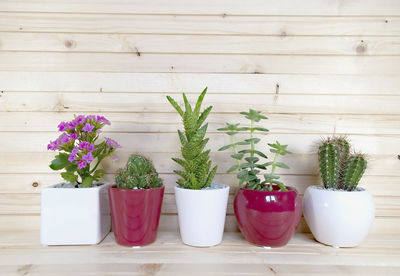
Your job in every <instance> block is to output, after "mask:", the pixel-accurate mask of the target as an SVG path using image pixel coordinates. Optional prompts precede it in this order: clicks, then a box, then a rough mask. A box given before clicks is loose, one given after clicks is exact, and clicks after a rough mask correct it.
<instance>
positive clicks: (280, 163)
mask: <svg viewBox="0 0 400 276" xmlns="http://www.w3.org/2000/svg"><path fill="white" fill-rule="evenodd" d="M275 165H276V166H277V167H279V168H282V169H290V167H289V166H288V165H286V164H285V163H282V162H276V163H275Z"/></svg>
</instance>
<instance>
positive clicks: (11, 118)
mask: <svg viewBox="0 0 400 276" xmlns="http://www.w3.org/2000/svg"><path fill="white" fill-rule="evenodd" d="M74 115H76V114H75V113H73V112H59V113H58V112H57V113H53V112H0V132H4V131H5V132H8V131H12V132H52V131H54V130H56V129H57V126H58V124H59V123H60V122H61V121H69V120H71V119H72V118H74V117H73V116H74ZM102 115H103V116H105V117H106V118H107V119H109V120H110V121H111V122H112V124H111V126H107V128H105V129H104V131H105V133H109V132H126V133H141V132H146V133H154V132H155V133H159V132H172V133H176V130H177V129H180V128H181V127H182V122H181V118H180V116H179V114H177V113H103V114H102ZM266 115H268V121H265V126H266V127H268V129H269V130H270V131H269V133H273V134H274V133H293V134H294V133H315V134H324V135H331V134H333V133H334V134H354V135H355V134H365V135H372V134H375V135H385V134H400V115H379V116H376V115H332V114H329V115H327V114H266ZM234 121H235V122H237V123H240V124H241V125H247V124H248V120H247V119H245V118H244V116H241V115H239V114H238V113H236V114H231V113H211V114H210V115H209V117H208V118H207V122H208V123H209V127H208V133H215V132H217V129H218V128H221V127H224V126H225V123H226V122H234Z"/></svg>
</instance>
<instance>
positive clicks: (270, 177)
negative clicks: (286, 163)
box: [264, 173, 280, 180]
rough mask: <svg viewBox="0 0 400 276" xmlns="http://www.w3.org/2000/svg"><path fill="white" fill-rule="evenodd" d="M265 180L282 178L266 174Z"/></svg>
mask: <svg viewBox="0 0 400 276" xmlns="http://www.w3.org/2000/svg"><path fill="white" fill-rule="evenodd" d="M264 178H265V179H271V180H272V179H279V178H280V177H279V176H277V175H274V174H269V173H266V174H264Z"/></svg>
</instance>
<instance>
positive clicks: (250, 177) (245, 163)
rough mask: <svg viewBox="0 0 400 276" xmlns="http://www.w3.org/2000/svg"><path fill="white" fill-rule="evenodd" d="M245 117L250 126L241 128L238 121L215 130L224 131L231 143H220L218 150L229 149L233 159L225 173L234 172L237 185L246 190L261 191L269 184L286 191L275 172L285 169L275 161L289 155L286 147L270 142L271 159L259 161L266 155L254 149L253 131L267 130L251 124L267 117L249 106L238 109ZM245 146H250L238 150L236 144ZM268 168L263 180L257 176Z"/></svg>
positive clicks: (283, 165) (256, 142)
mask: <svg viewBox="0 0 400 276" xmlns="http://www.w3.org/2000/svg"><path fill="white" fill-rule="evenodd" d="M240 114H241V115H244V116H245V118H246V119H248V120H250V126H245V127H241V126H240V124H230V123H226V127H224V128H219V129H218V130H219V131H224V132H225V133H226V134H228V135H229V136H230V139H231V141H230V142H231V143H230V144H228V145H226V146H223V147H221V148H220V149H219V151H224V150H227V149H232V150H233V154H232V155H231V157H232V158H233V159H235V160H236V164H235V165H234V166H232V167H231V168H230V169H229V170H228V172H233V171H237V178H238V179H239V186H240V187H242V186H243V184H245V187H246V188H247V189H251V190H261V191H272V190H273V185H277V186H278V187H279V190H280V191H287V188H286V186H285V185H284V184H283V183H282V182H281V181H279V180H278V179H279V178H280V177H279V176H278V175H277V174H276V168H284V169H289V166H287V165H286V164H285V163H282V162H278V159H279V157H280V156H281V155H286V154H290V153H291V152H290V151H288V150H287V147H288V146H287V145H281V144H280V143H279V142H278V141H276V142H275V143H273V144H268V146H269V147H270V150H269V151H270V152H271V153H273V154H274V158H273V160H272V161H271V162H266V163H260V162H261V160H262V159H261V158H264V159H267V156H266V155H265V154H264V153H263V152H262V151H259V150H256V144H258V143H259V142H260V140H261V139H260V138H256V137H254V136H255V132H256V131H258V132H264V133H266V132H268V131H269V130H268V129H266V128H263V127H261V126H256V125H255V123H258V122H260V121H261V120H263V119H268V118H267V117H266V116H264V115H262V114H261V112H260V111H256V110H253V109H250V110H249V112H240ZM244 132H245V133H248V134H249V138H248V139H245V140H243V141H236V135H237V134H239V133H244ZM242 146H249V147H250V148H246V149H241V150H239V147H242ZM268 167H270V168H271V171H270V172H269V173H266V172H265V173H264V180H263V181H262V180H261V179H260V178H259V177H258V175H259V174H260V173H261V172H262V171H267V170H268Z"/></svg>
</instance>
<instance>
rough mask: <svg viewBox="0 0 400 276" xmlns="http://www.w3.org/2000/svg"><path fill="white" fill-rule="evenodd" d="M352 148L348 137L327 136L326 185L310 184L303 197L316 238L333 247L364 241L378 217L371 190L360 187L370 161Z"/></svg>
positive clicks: (322, 165) (323, 150) (322, 157)
mask: <svg viewBox="0 0 400 276" xmlns="http://www.w3.org/2000/svg"><path fill="white" fill-rule="evenodd" d="M350 152H351V149H350V143H349V141H348V140H347V139H346V138H345V137H332V138H327V139H325V140H323V141H322V143H321V144H320V146H319V150H318V158H319V169H320V174H321V179H322V184H323V187H322V186H310V187H308V188H307V189H306V192H305V194H304V198H303V206H304V208H303V212H304V217H305V219H306V222H307V224H308V226H309V227H310V230H311V232H312V233H313V235H314V237H315V239H316V240H317V241H319V242H321V243H324V244H327V245H331V246H333V247H353V246H357V245H359V244H361V242H362V241H363V239H364V238H365V237H366V236H367V234H368V231H369V229H370V227H371V224H372V222H373V220H374V217H375V204H374V200H373V198H372V196H371V194H370V193H368V192H367V191H366V190H365V189H363V188H357V185H358V182H359V181H360V179H361V177H362V175H363V174H364V171H365V169H366V167H367V161H366V160H365V156H364V155H363V154H359V153H350Z"/></svg>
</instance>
